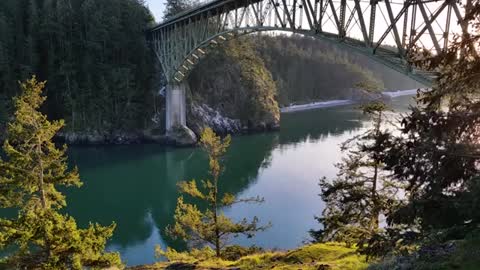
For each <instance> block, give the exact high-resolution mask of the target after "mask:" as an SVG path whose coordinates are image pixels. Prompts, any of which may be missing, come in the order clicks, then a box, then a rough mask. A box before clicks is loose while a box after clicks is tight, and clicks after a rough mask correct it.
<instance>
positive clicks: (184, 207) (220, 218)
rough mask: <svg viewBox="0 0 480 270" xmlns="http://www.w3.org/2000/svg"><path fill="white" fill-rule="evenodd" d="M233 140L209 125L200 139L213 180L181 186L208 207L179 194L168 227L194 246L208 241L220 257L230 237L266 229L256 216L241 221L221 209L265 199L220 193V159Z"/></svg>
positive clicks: (175, 235)
mask: <svg viewBox="0 0 480 270" xmlns="http://www.w3.org/2000/svg"><path fill="white" fill-rule="evenodd" d="M230 140H231V137H230V136H227V137H225V138H224V139H222V138H220V137H219V136H217V135H215V133H214V132H213V131H212V129H210V128H206V129H205V130H204V132H203V133H202V136H201V138H200V145H201V147H202V148H203V150H204V151H205V152H206V153H207V155H208V158H209V167H210V170H209V172H210V175H211V177H212V180H203V181H202V182H201V186H200V187H199V186H198V185H197V181H196V180H191V181H189V182H180V183H179V184H178V186H179V188H180V191H181V192H182V193H184V194H187V195H189V196H190V197H192V198H194V199H197V200H200V201H203V202H205V203H206V204H207V207H206V209H205V210H201V209H200V208H199V207H198V206H197V205H196V204H190V203H187V202H185V201H184V198H183V196H180V197H179V198H178V202H177V208H176V209H175V216H174V218H175V224H174V225H173V226H169V227H167V233H168V234H169V235H170V236H172V237H173V238H180V239H182V240H185V241H187V242H188V243H189V244H190V245H192V246H194V247H199V246H202V245H205V244H207V245H212V246H213V247H214V248H215V254H216V256H217V257H220V256H221V252H222V250H223V249H224V248H225V247H226V245H227V241H228V239H229V238H230V237H232V236H238V235H240V234H243V235H246V236H247V237H253V236H254V235H255V233H256V232H258V231H262V230H265V229H266V228H267V227H264V226H260V225H258V218H257V217H254V218H253V220H252V221H248V220H247V219H243V220H241V221H240V222H234V221H232V220H231V219H230V218H228V217H227V216H225V215H224V214H223V213H221V212H220V208H222V207H230V206H232V205H234V204H237V203H242V202H256V203H258V202H263V199H261V198H259V197H255V198H247V199H237V198H236V197H235V195H233V194H230V193H225V194H223V196H221V195H220V194H219V192H218V186H219V178H220V174H221V173H222V171H223V169H224V168H223V167H222V163H221V162H222V159H223V156H224V154H225V152H226V151H227V149H228V146H229V145H230ZM156 253H157V255H159V256H164V255H165V253H164V252H163V251H162V250H161V249H160V247H157V248H156Z"/></svg>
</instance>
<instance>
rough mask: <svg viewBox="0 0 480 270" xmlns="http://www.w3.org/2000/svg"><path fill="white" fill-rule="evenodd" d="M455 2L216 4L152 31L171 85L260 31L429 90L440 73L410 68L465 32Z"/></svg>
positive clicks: (248, 0) (263, 0) (233, 0)
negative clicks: (324, 44)
mask: <svg viewBox="0 0 480 270" xmlns="http://www.w3.org/2000/svg"><path fill="white" fill-rule="evenodd" d="M461 20H462V9H461V3H460V2H458V1H455V0H404V1H401V0H398V1H396V0H383V1H380V0H367V1H365V0H216V1H213V2H209V3H207V4H204V5H202V6H199V7H197V8H194V9H191V10H188V11H186V12H183V13H181V14H179V15H177V16H175V17H174V18H172V19H170V20H168V21H165V22H163V23H161V24H159V25H157V26H156V27H154V28H152V29H150V31H149V37H150V40H151V42H152V44H153V47H154V50H155V53H156V55H157V57H158V59H159V61H160V63H161V65H162V69H163V71H164V73H165V75H166V78H167V81H169V82H173V83H174V82H181V81H183V80H184V79H185V78H186V77H187V76H188V74H189V72H190V71H191V70H192V69H193V67H194V66H195V65H196V64H197V63H198V62H199V61H200V59H201V58H202V57H204V56H205V55H206V54H207V53H208V52H209V51H210V50H213V49H215V48H216V47H217V46H218V45H219V44H221V43H223V42H225V41H227V40H229V39H233V38H235V37H237V36H240V35H245V34H249V33H253V32H259V31H276V30H279V31H291V32H294V33H299V34H304V35H308V36H313V37H316V38H319V39H323V40H326V41H328V42H333V43H336V44H338V45H339V46H343V47H345V48H347V49H350V50H354V51H357V52H359V53H362V54H365V55H368V56H370V57H371V58H373V59H375V60H377V61H379V62H381V63H383V64H385V65H386V66H388V67H390V68H392V69H395V70H397V71H399V72H402V73H404V74H406V75H408V76H410V77H412V78H413V79H415V80H417V81H419V82H422V83H424V84H427V85H428V84H430V83H431V81H432V79H433V77H434V74H432V73H431V72H427V71H423V70H420V69H416V68H413V67H411V66H410V65H409V63H408V61H407V56H408V54H409V52H410V51H411V50H412V49H413V48H414V46H420V47H424V48H426V49H429V50H431V51H432V52H433V53H438V52H441V51H442V50H445V49H446V48H447V47H448V43H449V42H450V41H451V39H452V36H453V34H454V33H455V32H457V33H458V32H461V31H467V29H465V27H466V26H465V25H463V24H461V23H459V22H461Z"/></svg>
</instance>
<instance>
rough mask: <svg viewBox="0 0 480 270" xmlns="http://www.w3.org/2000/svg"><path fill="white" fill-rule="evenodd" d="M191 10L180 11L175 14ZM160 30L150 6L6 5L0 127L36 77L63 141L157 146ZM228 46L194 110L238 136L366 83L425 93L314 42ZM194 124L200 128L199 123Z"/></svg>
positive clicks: (1, 10) (2, 10)
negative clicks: (156, 43)
mask: <svg viewBox="0 0 480 270" xmlns="http://www.w3.org/2000/svg"><path fill="white" fill-rule="evenodd" d="M177 2H178V3H177V4H182V1H177ZM187 6H188V5H184V6H172V7H171V8H170V9H167V13H168V12H170V13H172V14H174V13H175V12H178V11H179V10H182V9H185V8H186V7H187ZM167 15H168V14H167ZM153 23H154V22H153V18H152V16H151V14H150V11H149V10H148V8H146V7H145V5H144V2H143V0H68V1H60V0H2V1H0V36H1V37H2V38H1V39H0V129H2V130H3V129H4V126H5V123H6V121H7V120H8V118H9V115H11V112H12V102H11V98H12V97H13V96H15V95H17V94H18V93H19V87H18V83H17V82H18V81H21V80H25V79H26V78H29V77H30V76H31V75H33V74H36V75H37V77H38V78H39V80H46V81H48V84H47V89H46V94H47V95H48V99H47V102H46V104H45V105H44V106H43V107H42V110H43V111H44V112H45V113H47V115H48V116H49V117H50V118H52V119H60V118H64V119H65V120H66V123H67V125H66V127H65V128H64V129H63V130H62V132H61V133H60V135H61V137H64V138H65V139H67V141H68V142H70V143H82V142H89V143H126V142H133V141H140V140H142V139H145V138H146V137H147V138H150V139H151V138H153V139H156V138H159V137H158V136H157V135H159V134H162V133H163V125H164V120H163V118H164V107H165V105H164V100H163V97H162V96H161V95H159V94H158V92H159V91H158V90H159V89H160V88H161V84H162V78H161V77H162V76H161V70H160V68H159V65H158V63H157V59H156V57H155V56H154V53H153V52H152V50H151V48H150V47H149V44H148V41H147V39H146V36H145V29H147V28H148V27H150V26H151V25H153ZM226 46H227V47H224V46H222V47H220V48H218V50H216V51H214V52H212V53H211V54H209V56H208V57H206V58H205V59H204V60H203V61H202V62H201V63H200V64H199V65H198V66H197V68H196V70H195V71H194V72H193V73H192V75H191V77H190V78H189V84H190V86H191V91H192V92H191V97H192V99H191V103H190V104H197V105H204V104H205V105H208V106H209V107H210V108H211V109H213V110H214V112H213V114H215V113H216V111H218V112H220V113H221V114H222V115H223V116H227V117H229V118H230V122H232V121H234V122H235V121H236V123H237V124H235V125H236V126H235V128H232V129H230V131H231V132H236V131H239V130H240V129H244V128H247V129H260V130H261V129H265V128H267V129H268V127H274V126H278V122H279V113H278V106H277V105H279V106H284V105H288V104H290V103H303V102H310V101H314V100H325V99H335V98H350V97H351V96H352V91H353V90H352V88H354V85H355V84H356V83H358V82H360V81H378V82H379V85H382V81H383V84H384V85H385V87H386V88H390V89H402V88H403V89H405V88H414V87H416V86H417V85H416V84H414V83H412V81H411V80H409V79H408V78H404V77H403V76H402V75H401V74H398V73H396V72H393V71H389V70H386V69H385V68H384V67H383V66H381V65H380V64H377V63H373V62H372V61H371V60H368V59H366V58H364V57H362V56H358V55H356V54H355V53H349V52H346V51H341V50H339V49H336V48H335V47H334V46H333V45H331V44H330V45H329V44H326V43H323V42H321V41H318V40H315V39H312V38H306V37H301V36H295V35H293V36H291V35H288V36H287V35H278V34H276V33H275V35H271V34H270V35H260V34H255V35H250V36H246V37H242V38H240V39H238V40H234V41H232V42H229V43H228V44H227V45H226ZM370 69H372V70H374V71H370ZM192 108H193V107H191V108H190V109H192ZM191 116H192V117H193V118H191V119H190V124H193V125H195V124H196V123H197V122H198V121H199V118H198V117H196V116H195V115H191ZM212 124H213V123H212V122H210V123H206V125H212ZM152 131H153V132H152ZM216 131H220V130H218V129H216ZM197 133H198V132H197ZM152 134H155V135H152Z"/></svg>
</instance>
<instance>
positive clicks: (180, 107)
mask: <svg viewBox="0 0 480 270" xmlns="http://www.w3.org/2000/svg"><path fill="white" fill-rule="evenodd" d="M186 87H187V86H186V83H184V82H181V83H169V84H168V85H167V89H166V90H167V91H166V92H167V93H166V103H167V110H166V114H167V121H166V124H167V127H166V130H167V131H170V130H172V128H173V127H175V126H178V125H183V126H186V125H187V113H186V108H187V107H186V98H185V93H186Z"/></svg>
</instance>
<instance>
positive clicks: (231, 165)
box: [67, 101, 404, 265]
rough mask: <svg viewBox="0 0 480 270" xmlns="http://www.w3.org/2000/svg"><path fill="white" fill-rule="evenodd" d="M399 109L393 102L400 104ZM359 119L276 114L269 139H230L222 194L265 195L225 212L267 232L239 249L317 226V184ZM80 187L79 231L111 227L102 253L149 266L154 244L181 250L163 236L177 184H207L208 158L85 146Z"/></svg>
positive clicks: (71, 195)
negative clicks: (256, 221) (278, 119)
mask: <svg viewBox="0 0 480 270" xmlns="http://www.w3.org/2000/svg"><path fill="white" fill-rule="evenodd" d="M403 103H404V102H403V101H402V102H399V104H403ZM364 120H365V117H364V116H363V115H362V114H361V113H360V112H359V111H358V110H356V109H355V108H354V107H352V106H350V107H341V108H329V109H321V110H315V111H305V112H297V113H293V114H284V115H282V129H281V131H279V132H275V133H266V134H255V135H250V136H240V137H234V139H233V142H232V145H231V148H230V149H229V152H228V155H227V159H226V166H227V170H226V172H225V173H224V175H223V176H222V178H221V180H220V182H221V186H220V190H221V192H225V191H228V192H231V193H235V194H237V195H239V196H256V195H260V196H264V197H265V199H266V203H264V204H262V205H238V206H234V207H233V208H230V209H225V211H226V213H227V215H229V216H230V217H232V218H234V219H238V218H240V217H244V216H246V217H253V216H254V215H256V216H258V217H259V218H260V220H261V221H264V222H268V221H271V222H272V223H273V227H272V228H271V229H270V230H268V231H266V232H262V233H260V234H259V235H258V236H257V237H256V238H253V239H243V238H239V239H235V242H238V243H241V244H256V245H260V246H263V247H266V248H282V249H288V248H294V247H295V246H297V245H299V244H301V242H302V240H305V238H306V237H307V231H308V230H309V229H311V228H316V227H318V224H316V222H315V220H314V219H313V216H314V215H316V214H319V213H320V212H321V210H322V208H323V206H322V204H321V200H320V199H319V197H318V196H317V194H318V192H319V188H318V186H317V183H318V179H319V178H320V177H322V176H327V177H333V176H334V175H335V173H336V169H335V168H334V166H333V164H334V163H335V162H337V161H339V160H340V157H341V154H340V152H339V149H338V144H340V143H341V142H342V141H344V140H346V139H347V138H349V137H351V136H353V135H354V134H357V133H358V132H359V130H360V129H361V128H362V126H363V123H364ZM70 159H71V161H72V163H74V164H76V165H78V166H79V169H80V173H81V177H82V180H83V181H84V183H85V185H84V186H83V187H82V188H81V189H76V190H68V192H67V195H68V197H67V198H68V208H67V211H68V212H69V213H70V214H72V215H73V216H74V217H75V218H76V219H77V221H78V222H79V223H80V224H81V225H82V226H85V225H87V224H88V222H89V221H95V222H99V223H102V224H109V223H111V222H112V221H115V222H116V223H117V229H116V231H115V234H114V237H113V238H112V240H111V242H110V245H109V249H111V250H118V251H120V252H121V254H122V258H123V259H124V260H126V261H127V263H128V264H130V265H133V264H145V263H151V262H153V261H154V257H153V248H154V245H155V244H161V245H162V246H163V247H165V246H166V245H167V244H168V245H169V246H173V247H175V248H180V249H181V248H184V246H183V245H182V244H181V243H179V242H175V241H172V240H171V239H169V238H168V237H165V234H164V228H165V227H166V226H167V225H168V224H171V223H172V222H173V214H174V209H175V204H176V200H177V197H178V193H177V188H176V183H177V182H178V181H179V180H189V179H192V178H196V179H202V178H204V177H207V173H206V169H207V166H208V164H207V159H206V157H205V155H204V154H203V153H202V152H201V151H199V149H196V148H183V149H172V148H166V147H161V146H155V145H134V146H121V147H119V146H116V147H87V148H72V149H71V150H70Z"/></svg>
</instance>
